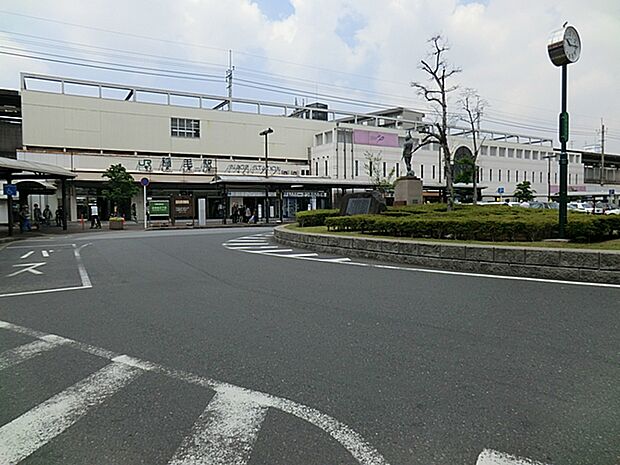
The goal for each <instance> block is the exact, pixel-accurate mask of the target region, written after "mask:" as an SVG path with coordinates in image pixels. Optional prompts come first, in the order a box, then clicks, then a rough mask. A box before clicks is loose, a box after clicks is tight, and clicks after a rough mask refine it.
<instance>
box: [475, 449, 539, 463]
mask: <svg viewBox="0 0 620 465" xmlns="http://www.w3.org/2000/svg"><path fill="white" fill-rule="evenodd" d="M476 465H544V464H543V463H541V462H535V461H534V460H530V459H525V458H519V457H515V456H514V455H509V454H504V453H502V452H497V451H496V450H491V449H484V450H483V451H482V452H481V453H480V455H479V456H478V460H477V461H476Z"/></svg>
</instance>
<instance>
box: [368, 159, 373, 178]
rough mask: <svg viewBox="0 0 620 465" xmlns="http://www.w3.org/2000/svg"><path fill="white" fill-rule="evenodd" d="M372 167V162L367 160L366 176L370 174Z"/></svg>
mask: <svg viewBox="0 0 620 465" xmlns="http://www.w3.org/2000/svg"><path fill="white" fill-rule="evenodd" d="M372 169H373V166H372V162H371V161H369V162H368V176H372Z"/></svg>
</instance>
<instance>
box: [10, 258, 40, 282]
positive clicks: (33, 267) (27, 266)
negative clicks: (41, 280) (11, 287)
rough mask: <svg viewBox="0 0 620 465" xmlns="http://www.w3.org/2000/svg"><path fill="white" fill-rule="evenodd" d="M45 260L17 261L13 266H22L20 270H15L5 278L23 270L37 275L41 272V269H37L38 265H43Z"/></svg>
mask: <svg viewBox="0 0 620 465" xmlns="http://www.w3.org/2000/svg"><path fill="white" fill-rule="evenodd" d="M45 264H46V262H39V263H19V264H17V265H13V268H17V267H24V268H22V269H21V270H17V271H15V272H13V273H11V274H8V275H6V277H7V278H12V277H14V276H17V275H18V274H22V273H25V272H28V273H32V274H35V275H39V274H43V272H42V271H39V270H37V268H38V267H40V266H43V265H45Z"/></svg>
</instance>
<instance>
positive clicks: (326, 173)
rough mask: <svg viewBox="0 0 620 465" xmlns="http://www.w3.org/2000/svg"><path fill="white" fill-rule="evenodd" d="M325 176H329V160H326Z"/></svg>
mask: <svg viewBox="0 0 620 465" xmlns="http://www.w3.org/2000/svg"><path fill="white" fill-rule="evenodd" d="M325 176H329V170H328V164H327V160H325Z"/></svg>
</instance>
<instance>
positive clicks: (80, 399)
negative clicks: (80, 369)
mask: <svg viewBox="0 0 620 465" xmlns="http://www.w3.org/2000/svg"><path fill="white" fill-rule="evenodd" d="M142 373H144V371H143V370H141V369H139V368H135V367H132V366H129V365H125V364H123V363H111V364H109V365H106V366H105V367H103V368H102V369H101V370H99V371H97V372H95V373H93V374H92V375H90V376H89V377H87V378H85V379H83V380H81V381H79V382H77V383H76V384H74V385H73V386H71V387H69V388H68V389H66V390H64V391H63V392H61V393H59V394H56V395H55V396H53V397H51V398H50V399H48V400H46V401H45V402H43V403H41V404H39V405H37V406H36V407H34V408H33V409H31V410H29V411H28V412H26V413H24V414H23V415H21V416H20V417H17V418H16V419H15V420H13V421H11V422H10V423H7V424H6V425H4V426H2V427H1V428H0V463H2V464H3V465H14V464H17V463H19V462H21V461H22V460H24V459H25V458H26V457H28V456H29V455H30V454H32V453H33V452H35V451H36V450H37V449H39V448H40V447H42V446H43V445H45V444H46V443H48V442H49V441H50V440H52V439H54V438H55V437H56V436H58V435H59V434H61V433H62V432H64V431H66V430H67V429H68V428H69V427H70V426H71V425H73V424H74V423H75V422H77V421H78V420H79V419H80V418H81V417H83V416H84V415H86V414H87V413H88V412H89V410H91V409H93V408H94V407H97V406H98V405H100V404H102V403H103V402H104V401H105V400H106V399H107V398H108V397H110V396H112V395H113V394H115V393H116V392H118V391H119V390H120V389H122V388H123V387H125V386H126V385H128V384H129V383H130V382H132V381H133V380H135V379H136V378H137V377H138V376H140V375H141V374H142Z"/></svg>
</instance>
